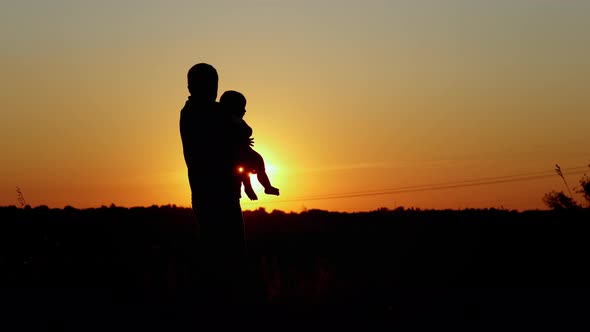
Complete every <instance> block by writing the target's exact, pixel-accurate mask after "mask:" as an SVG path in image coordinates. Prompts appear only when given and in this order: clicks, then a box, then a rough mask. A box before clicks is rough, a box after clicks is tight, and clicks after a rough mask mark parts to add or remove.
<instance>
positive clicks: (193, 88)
mask: <svg viewBox="0 0 590 332" xmlns="http://www.w3.org/2000/svg"><path fill="white" fill-rule="evenodd" d="M187 82H188V91H189V92H190V94H191V96H192V97H194V98H196V99H199V100H203V101H215V99H217V86H218V84H219V77H218V76H217V70H215V68H213V66H211V65H210V64H206V63H198V64H196V65H194V66H192V68H191V69H190V70H189V71H188V74H187Z"/></svg>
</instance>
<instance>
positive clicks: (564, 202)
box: [543, 165, 590, 210]
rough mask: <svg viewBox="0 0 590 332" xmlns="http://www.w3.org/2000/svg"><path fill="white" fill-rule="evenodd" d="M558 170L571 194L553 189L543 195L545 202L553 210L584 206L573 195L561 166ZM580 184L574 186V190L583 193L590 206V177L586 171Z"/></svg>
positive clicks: (589, 206)
mask: <svg viewBox="0 0 590 332" xmlns="http://www.w3.org/2000/svg"><path fill="white" fill-rule="evenodd" d="M556 166H557V165H556ZM588 167H590V165H588ZM556 172H557V175H559V176H560V177H561V178H562V179H563V181H564V183H565V185H566V187H567V189H568V192H569V193H570V195H569V196H568V195H566V194H565V193H564V192H563V191H559V192H558V191H554V190H552V191H550V192H548V193H546V194H545V195H544V196H543V203H545V205H546V206H547V207H548V208H550V209H553V210H573V209H580V208H582V207H583V206H582V204H580V203H578V202H576V200H575V199H574V198H573V197H572V195H571V191H570V190H569V187H568V186H567V183H566V182H565V178H564V177H563V174H562V173H561V169H560V168H559V166H557V168H556ZM579 184H580V187H577V186H576V187H574V191H575V192H576V193H579V194H582V196H583V197H584V199H585V200H586V204H587V207H588V208H590V178H589V177H588V175H586V173H584V176H582V178H581V179H580V181H579Z"/></svg>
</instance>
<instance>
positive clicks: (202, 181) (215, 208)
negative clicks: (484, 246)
mask: <svg viewBox="0 0 590 332" xmlns="http://www.w3.org/2000/svg"><path fill="white" fill-rule="evenodd" d="M187 80H188V90H189V92H190V97H189V98H188V100H187V102H186V104H185V106H184V108H183V109H182V111H181V113H180V135H181V138H182V146H183V152H184V159H185V162H186V165H187V168H188V178H189V183H190V187H191V191H192V206H193V210H194V213H195V216H196V219H197V223H198V226H199V235H200V240H199V241H200V244H201V252H200V259H201V260H202V267H203V269H202V272H201V275H202V277H203V279H202V281H201V283H202V285H201V286H204V287H205V288H206V289H207V290H208V291H209V292H210V295H211V296H213V297H214V298H209V299H210V300H220V301H222V302H227V301H232V300H234V299H235V296H239V294H238V293H241V292H240V290H241V287H240V284H241V282H242V280H243V272H244V264H245V261H244V258H245V239H244V223H243V219H242V210H241V207H240V190H241V182H240V177H239V174H238V172H237V160H236V156H237V150H236V149H237V148H238V142H239V141H238V138H237V135H236V132H235V129H234V128H233V127H232V122H231V121H230V119H229V118H228V117H227V116H224V114H223V112H219V109H218V108H219V105H218V103H217V102H216V101H215V99H216V98H217V87H218V76H217V71H216V70H215V68H213V67H212V66H211V65H209V64H205V63H199V64H197V65H194V66H193V67H192V68H191V69H190V70H189V71H188V75H187Z"/></svg>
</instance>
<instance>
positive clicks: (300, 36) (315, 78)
mask: <svg viewBox="0 0 590 332" xmlns="http://www.w3.org/2000/svg"><path fill="white" fill-rule="evenodd" d="M0 45H1V47H2V51H1V53H0V112H2V113H1V118H0V151H1V152H2V153H1V156H2V157H1V158H2V160H1V163H0V205H16V204H17V199H16V186H19V187H20V188H21V189H22V192H23V194H24V196H25V199H26V200H27V202H28V203H29V204H31V205H33V206H37V205H42V204H45V205H49V206H51V207H63V206H65V205H72V206H75V207H80V208H84V207H97V206H100V205H103V204H104V205H109V204H110V203H115V204H116V205H120V206H143V205H152V204H157V205H161V204H169V203H170V204H177V205H181V206H189V204H190V188H189V185H188V180H187V175H186V166H185V164H184V159H183V156H182V145H181V141H180V136H179V130H178V120H179V113H180V109H181V108H182V106H183V105H184V102H185V100H186V97H187V95H188V91H187V89H186V71H187V70H188V69H189V68H190V67H191V66H192V65H193V64H195V63H198V62H207V63H210V64H212V65H213V66H215V67H216V68H217V70H218V72H219V75H220V93H219V95H221V93H222V92H223V91H225V90H230V89H231V90H238V91H241V92H243V93H244V94H245V96H246V98H247V99H248V106H247V109H248V113H247V115H246V120H247V121H248V123H249V124H250V125H251V126H252V127H253V129H254V137H255V142H256V145H255V149H256V150H258V151H259V152H260V153H261V154H262V155H263V156H264V157H265V160H266V162H267V164H268V165H269V168H270V170H269V175H270V177H271V180H272V181H273V184H275V185H276V186H277V187H279V188H280V189H281V196H280V197H270V196H265V195H264V194H262V191H261V188H260V187H256V189H257V191H258V192H259V193H260V195H259V196H260V197H261V201H259V202H257V203H251V202H249V201H248V200H247V198H244V199H242V202H243V208H244V209H255V208H257V207H259V206H264V207H266V208H267V209H281V210H285V211H300V210H302V209H311V208H320V209H327V210H338V211H367V210H373V209H376V208H379V207H389V208H394V207H396V206H405V207H411V206H414V207H421V208H468V207H469V208H476V207H481V208H485V207H505V208H509V209H521V210H522V209H534V208H543V203H542V201H541V197H542V196H543V194H544V193H545V192H548V191H550V190H566V189H565V186H564V184H563V181H562V179H561V178H559V177H558V176H557V175H555V176H551V171H552V170H553V168H554V164H556V163H558V164H559V165H560V166H561V167H562V169H563V170H564V171H565V172H567V171H568V170H573V171H577V172H578V174H573V175H569V176H566V179H567V180H568V183H569V184H570V187H573V186H574V185H575V184H577V181H578V179H579V178H580V176H581V174H580V172H581V171H583V167H585V166H586V165H588V163H589V162H590V150H589V149H588V139H589V137H590V136H589V134H588V133H589V132H590V2H589V1H586V0H580V1H575V0H564V1H554V0H506V1H502V0H498V1H477V0H463V1H458V0H457V1H451V0H447V1H440V0H413V1H394V0H390V1H385V0H384V1H372V0H359V1H322V0H310V1H307V0H305V1H301V0H300V1H278V0H275V1H272V0H267V1H262V0H260V1H220V0H214V1H172V0H167V1H145V0H142V1H139V0H137V1H125V0H117V1H111V0H108V1H106V0H103V1H84V0H75V1H74V0H72V1H66V0H53V1H27V0H18V1H12V0H3V1H2V2H1V4H0ZM586 169H587V167H586ZM543 172H545V173H543ZM535 174H537V175H538V174H545V175H550V176H549V177H547V178H542V179H537V180H531V181H519V182H507V183H497V184H492V185H479V186H469V187H460V188H451V189H444V190H428V191H417V192H416V191H414V192H401V193H394V194H384V195H367V196H362V195H358V194H355V193H363V192H368V191H375V192H376V193H384V192H387V190H388V189H396V188H402V187H408V186H419V185H424V186H427V187H426V188H428V186H431V185H433V184H439V183H452V184H454V183H458V182H461V181H467V180H473V179H482V178H494V179H497V178H498V177H503V176H511V175H517V176H519V177H524V176H529V175H535ZM517 178H518V177H517ZM493 181H495V180H492V182H493ZM254 182H255V181H254ZM347 193H353V194H351V195H344V196H352V197H345V198H333V199H326V198H328V197H332V196H333V195H338V194H347Z"/></svg>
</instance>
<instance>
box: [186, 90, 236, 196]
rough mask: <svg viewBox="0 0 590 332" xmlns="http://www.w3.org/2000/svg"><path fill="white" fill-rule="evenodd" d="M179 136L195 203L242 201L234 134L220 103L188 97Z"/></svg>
mask: <svg viewBox="0 0 590 332" xmlns="http://www.w3.org/2000/svg"><path fill="white" fill-rule="evenodd" d="M180 135H181V138H182V146H183V152H184V159H185V162H186V165H187V168H188V176H189V183H190V186H191V191H192V194H193V202H194V201H195V200H209V199H223V200H227V199H231V200H233V199H239V196H240V182H239V178H238V176H237V174H236V173H235V170H234V168H235V152H234V150H235V143H234V140H235V138H234V137H233V135H234V133H232V126H231V124H230V123H229V121H228V119H227V118H226V117H224V116H223V115H222V114H221V112H219V110H218V104H217V103H216V102H199V101H196V100H194V99H191V98H190V97H189V100H188V101H187V102H186V104H185V106H184V107H183V109H182V111H181V113H180Z"/></svg>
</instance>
